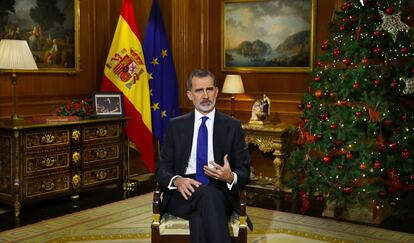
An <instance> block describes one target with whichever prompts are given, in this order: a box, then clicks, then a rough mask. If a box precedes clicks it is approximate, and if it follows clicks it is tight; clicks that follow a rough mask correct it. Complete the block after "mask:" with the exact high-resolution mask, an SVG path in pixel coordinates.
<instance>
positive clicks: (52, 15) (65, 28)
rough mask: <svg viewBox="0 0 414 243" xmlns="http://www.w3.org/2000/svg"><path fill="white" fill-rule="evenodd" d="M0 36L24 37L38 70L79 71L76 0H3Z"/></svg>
mask: <svg viewBox="0 0 414 243" xmlns="http://www.w3.org/2000/svg"><path fill="white" fill-rule="evenodd" d="M2 8H4V9H2V10H1V11H0V39H20V40H26V41H27V44H28V45H29V47H30V50H31V51H32V54H33V57H34V59H35V61H36V64H37V66H38V68H39V69H38V70H37V71H24V72H58V73H62V72H63V73H77V72H79V18H80V16H79V15H80V12H79V0H54V1H38V0H15V1H6V3H5V4H3V6H2Z"/></svg>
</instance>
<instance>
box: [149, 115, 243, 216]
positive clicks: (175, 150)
mask: <svg viewBox="0 0 414 243" xmlns="http://www.w3.org/2000/svg"><path fill="white" fill-rule="evenodd" d="M193 130H194V111H192V112H190V113H187V114H185V115H182V116H179V117H176V118H173V119H171V120H170V122H169V126H168V129H167V131H166V134H165V137H164V144H163V146H162V150H161V153H160V157H159V160H158V163H157V168H156V170H155V177H156V180H157V181H158V183H159V184H160V186H161V187H162V189H163V191H164V197H163V202H162V205H161V214H162V213H164V210H165V207H166V205H167V203H168V200H169V194H170V190H169V189H168V185H169V183H170V181H171V179H172V177H173V176H175V175H181V176H183V175H184V173H185V171H186V168H187V165H188V159H189V157H190V153H191V147H192V141H193ZM213 152H214V160H215V162H216V163H218V164H219V165H223V164H224V155H226V154H228V159H229V163H230V167H231V170H232V171H233V172H234V173H236V174H237V184H236V185H234V186H233V188H232V190H229V189H228V187H227V183H225V182H222V181H218V180H215V179H213V178H209V179H210V185H211V186H216V187H218V188H220V189H221V190H222V191H223V192H224V195H225V196H226V197H227V198H228V199H230V202H231V203H232V205H233V207H234V209H235V210H237V211H238V209H239V198H238V193H237V192H238V189H239V188H241V187H243V186H245V185H246V184H247V182H248V181H249V180H250V155H249V151H248V147H247V145H246V143H245V141H244V132H243V130H242V128H241V123H240V121H239V120H237V119H235V118H233V117H230V116H228V115H226V114H224V113H222V112H219V111H217V110H216V114H215V118H214V125H213Z"/></svg>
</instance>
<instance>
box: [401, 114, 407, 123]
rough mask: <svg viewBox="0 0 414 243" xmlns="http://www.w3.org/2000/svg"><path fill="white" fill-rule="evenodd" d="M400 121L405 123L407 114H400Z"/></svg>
mask: <svg viewBox="0 0 414 243" xmlns="http://www.w3.org/2000/svg"><path fill="white" fill-rule="evenodd" d="M401 120H403V121H407V114H405V113H404V114H402V115H401Z"/></svg>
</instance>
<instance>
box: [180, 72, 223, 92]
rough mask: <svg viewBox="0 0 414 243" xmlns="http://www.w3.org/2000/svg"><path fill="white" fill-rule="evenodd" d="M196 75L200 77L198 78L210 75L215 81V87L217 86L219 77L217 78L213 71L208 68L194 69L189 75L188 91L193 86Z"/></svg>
mask: <svg viewBox="0 0 414 243" xmlns="http://www.w3.org/2000/svg"><path fill="white" fill-rule="evenodd" d="M194 77H198V78H204V77H210V78H212V79H213V81H214V87H217V79H216V76H215V75H214V74H213V73H212V72H210V71H209V70H206V69H194V70H193V71H191V73H190V75H188V79H187V91H190V90H191V88H192V87H193V82H192V81H193V78H194Z"/></svg>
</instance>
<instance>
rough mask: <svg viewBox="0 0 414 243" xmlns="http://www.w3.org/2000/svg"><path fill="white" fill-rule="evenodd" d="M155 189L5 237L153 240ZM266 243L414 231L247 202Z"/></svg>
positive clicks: (393, 238)
mask: <svg viewBox="0 0 414 243" xmlns="http://www.w3.org/2000/svg"><path fill="white" fill-rule="evenodd" d="M151 201H152V193H148V194H145V195H142V196H139V197H133V198H130V199H126V200H123V201H120V202H116V203H112V204H107V205H105V206H101V207H98V208H94V209H90V210H85V211H81V212H78V213H73V214H68V215H65V216H62V217H58V218H55V219H52V220H45V221H42V222H39V223H36V224H32V225H28V226H24V227H20V228H16V229H13V230H8V231H4V232H0V242H90V243H92V242H94V243H95V242H96V243H98V242H99V243H104V242H113V243H115V242H150V238H151V235H150V223H151V206H152V204H151ZM248 214H249V215H250V217H251V219H252V221H253V223H254V227H255V229H254V231H249V232H248V241H249V242H255V243H262V242H284V243H292V242H414V235H413V234H407V233H401V232H396V231H390V230H383V229H379V228H375V227H369V226H364V225H357V224H351V223H346V222H339V221H335V220H331V219H322V218H314V217H309V216H302V215H298V214H291V213H285V212H279V211H272V210H267V209H261V208H255V207H248Z"/></svg>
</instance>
